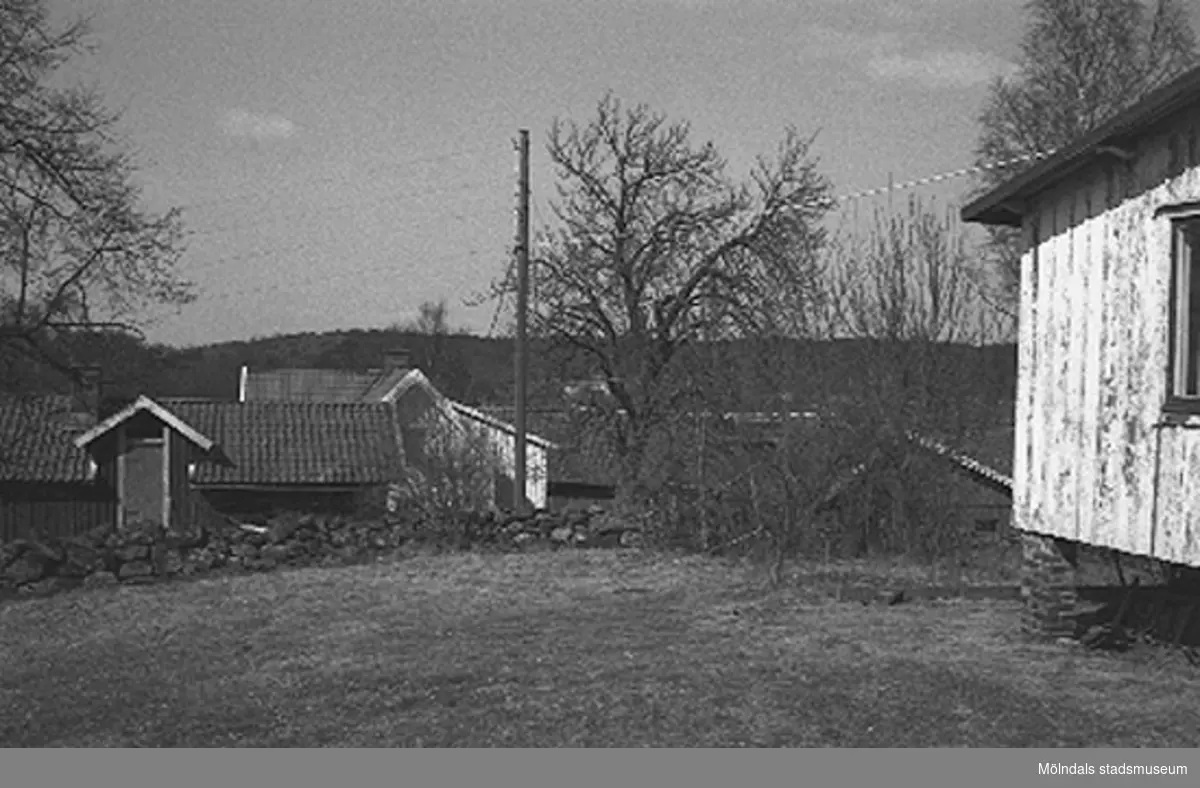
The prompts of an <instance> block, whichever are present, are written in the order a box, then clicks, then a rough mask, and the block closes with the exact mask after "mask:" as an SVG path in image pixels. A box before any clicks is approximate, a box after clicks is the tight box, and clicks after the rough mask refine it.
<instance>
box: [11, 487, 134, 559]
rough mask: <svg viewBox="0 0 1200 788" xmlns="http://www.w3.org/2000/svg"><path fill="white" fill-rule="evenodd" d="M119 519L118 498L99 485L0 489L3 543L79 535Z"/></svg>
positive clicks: (109, 490) (109, 524)
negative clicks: (15, 540)
mask: <svg viewBox="0 0 1200 788" xmlns="http://www.w3.org/2000/svg"><path fill="white" fill-rule="evenodd" d="M115 518H116V496H115V495H114V494H113V491H112V490H111V489H109V488H107V487H105V486H103V485H100V484H95V485H93V484H39V485H33V484H9V485H3V486H0V544H4V543H6V542H11V541H13V540H14V539H28V538H30V537H32V536H34V535H35V534H37V533H41V534H44V535H47V536H57V537H65V536H76V535H79V534H82V533H86V532H88V531H90V530H92V529H93V528H98V527H100V526H111V525H112V524H113V523H114V522H115Z"/></svg>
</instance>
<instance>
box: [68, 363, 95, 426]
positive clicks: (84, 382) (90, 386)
mask: <svg viewBox="0 0 1200 788" xmlns="http://www.w3.org/2000/svg"><path fill="white" fill-rule="evenodd" d="M74 371H75V378H76V379H75V381H74V382H73V389H74V392H73V393H74V396H73V397H72V400H73V402H72V405H73V407H72V410H75V411H76V412H78V413H86V414H87V415H89V416H91V417H92V418H95V419H99V418H100V401H101V400H100V387H101V380H100V378H101V373H102V370H101V368H100V367H98V366H94V365H88V366H80V367H75V370H74Z"/></svg>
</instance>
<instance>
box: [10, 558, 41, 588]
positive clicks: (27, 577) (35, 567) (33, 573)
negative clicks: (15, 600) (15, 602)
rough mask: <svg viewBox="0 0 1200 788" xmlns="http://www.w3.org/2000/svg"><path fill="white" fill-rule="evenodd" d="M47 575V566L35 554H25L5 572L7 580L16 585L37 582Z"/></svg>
mask: <svg viewBox="0 0 1200 788" xmlns="http://www.w3.org/2000/svg"><path fill="white" fill-rule="evenodd" d="M45 574H46V570H45V564H44V563H43V562H42V561H41V560H39V558H38V556H36V555H35V554H33V553H25V554H24V555H22V556H21V557H20V558H18V559H17V560H15V561H13V562H12V563H10V564H9V565H8V566H7V567H6V568H5V570H4V576H5V578H7V579H8V580H9V581H10V582H12V583H13V584H15V585H24V584H26V583H33V582H36V581H38V580H41V579H42V577H43V576H45Z"/></svg>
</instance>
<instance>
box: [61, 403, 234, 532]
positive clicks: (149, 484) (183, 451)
mask: <svg viewBox="0 0 1200 788" xmlns="http://www.w3.org/2000/svg"><path fill="white" fill-rule="evenodd" d="M74 443H75V446H77V447H78V448H80V449H84V450H86V451H87V452H88V453H89V455H90V456H91V460H92V469H93V471H92V472H93V473H100V474H102V475H104V476H105V477H106V478H107V479H109V480H110V481H111V483H112V485H113V487H114V488H115V490H116V495H117V501H118V505H117V507H116V526H117V528H121V527H123V526H124V525H126V524H132V523H134V522H157V523H160V524H161V525H163V527H168V528H169V527H171V526H172V525H173V524H183V523H184V522H185V521H186V520H187V515H188V513H189V512H190V503H191V500H190V496H189V493H190V485H189V480H188V476H189V472H190V471H189V469H190V468H191V467H192V466H194V465H195V464H196V463H198V462H206V463H208V462H217V463H228V460H227V458H225V457H224V455H223V454H222V452H221V449H220V447H219V446H218V445H217V443H216V442H215V441H214V440H213V439H212V438H210V437H208V436H206V435H204V434H202V433H200V432H199V431H197V430H196V428H195V427H193V426H192V425H191V424H188V423H187V422H185V421H183V420H182V419H180V418H179V416H177V415H176V414H175V413H173V412H171V411H170V410H168V409H167V408H165V407H163V406H162V405H160V404H158V403H157V402H155V401H154V400H152V399H150V398H149V397H144V396H142V397H138V398H137V400H136V401H135V402H133V403H131V404H129V405H128V406H126V407H125V408H122V409H121V410H120V411H118V412H116V413H114V414H113V415H111V416H109V417H108V418H107V419H105V420H104V421H102V422H100V423H99V424H97V425H96V426H95V427H92V428H91V429H90V430H88V431H86V432H84V433H83V434H81V435H79V436H78V437H76V438H75V440H74Z"/></svg>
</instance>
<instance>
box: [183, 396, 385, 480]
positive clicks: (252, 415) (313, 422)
mask: <svg viewBox="0 0 1200 788" xmlns="http://www.w3.org/2000/svg"><path fill="white" fill-rule="evenodd" d="M162 403H163V404H164V405H165V406H166V407H168V408H170V409H171V411H172V412H174V413H176V414H177V415H178V416H179V417H180V418H181V419H183V420H184V421H186V422H187V423H189V424H191V425H193V426H194V427H195V428H196V429H197V430H199V431H200V432H202V433H204V434H205V435H208V436H209V437H211V438H212V439H213V440H214V441H216V442H217V443H218V444H219V445H220V447H221V449H222V451H223V452H224V454H225V456H226V457H228V458H229V459H230V460H231V461H232V462H233V466H232V467H225V466H220V465H206V464H200V465H197V466H196V470H195V476H194V477H193V480H194V481H195V482H196V483H197V484H214V485H220V484H297V485H332V486H337V485H359V484H378V483H383V482H388V481H394V480H395V479H396V478H397V476H398V474H399V473H400V472H401V469H402V468H403V465H404V458H403V455H402V449H401V448H400V447H401V445H402V444H401V442H400V439H399V430H398V427H397V424H396V419H395V415H394V409H393V408H392V407H391V406H390V405H386V404H374V403H347V402H245V403H240V402H197V401H194V400H193V401H186V400H170V399H168V400H162Z"/></svg>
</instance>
